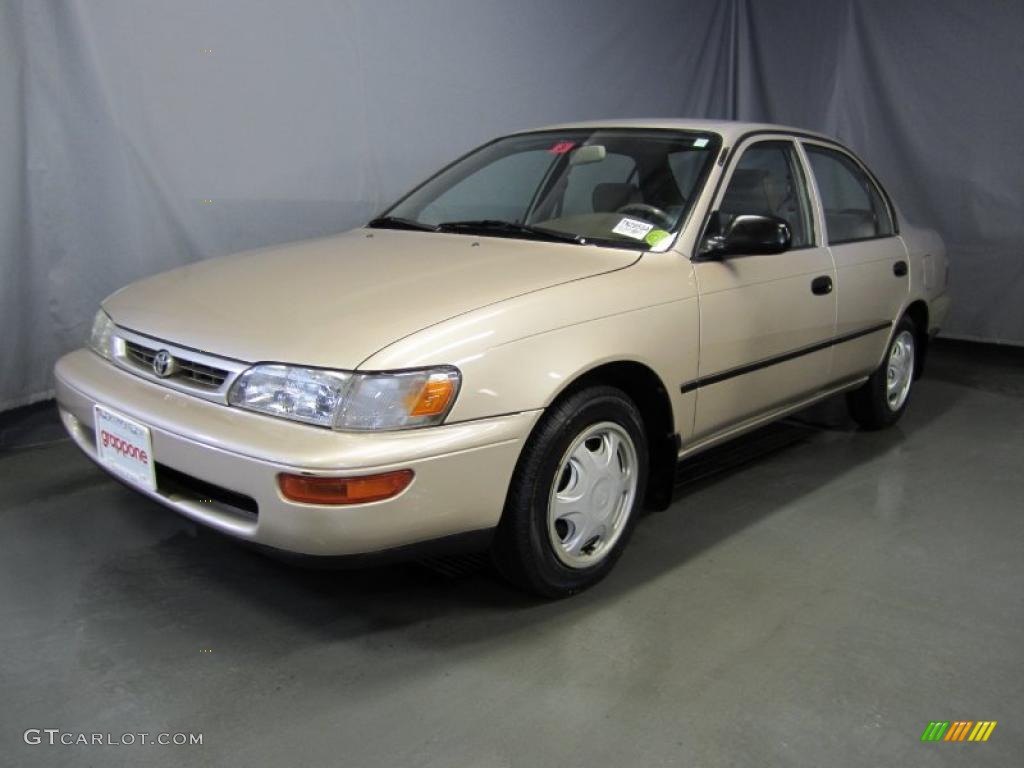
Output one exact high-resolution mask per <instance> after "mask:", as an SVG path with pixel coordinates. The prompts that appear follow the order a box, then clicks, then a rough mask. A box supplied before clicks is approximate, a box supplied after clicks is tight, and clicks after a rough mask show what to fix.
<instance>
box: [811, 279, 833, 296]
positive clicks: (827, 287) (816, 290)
mask: <svg viewBox="0 0 1024 768" xmlns="http://www.w3.org/2000/svg"><path fill="white" fill-rule="evenodd" d="M811 292H812V293H813V294H814V295H815V296H824V295H825V294H827V293H832V278H831V277H829V276H828V275H822V276H821V277H816V278H814V279H813V280H811Z"/></svg>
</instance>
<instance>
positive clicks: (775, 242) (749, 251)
mask: <svg viewBox="0 0 1024 768" xmlns="http://www.w3.org/2000/svg"><path fill="white" fill-rule="evenodd" d="M714 215H715V217H717V216H718V213H717V212H716V213H715V214H714ZM792 245H793V233H792V232H790V229H789V224H787V223H786V222H785V221H784V220H783V219H780V218H778V217H777V216H758V215H755V214H742V215H740V216H737V217H736V218H734V219H733V220H732V223H731V224H730V225H729V228H728V229H727V230H726V232H725V234H724V235H712V236H710V237H706V238H705V239H704V244H703V246H702V247H701V256H702V257H703V258H705V259H717V258H722V257H724V256H753V255H760V254H771V253H782V252H783V251H788V250H789V249H790V247H791V246H792Z"/></svg>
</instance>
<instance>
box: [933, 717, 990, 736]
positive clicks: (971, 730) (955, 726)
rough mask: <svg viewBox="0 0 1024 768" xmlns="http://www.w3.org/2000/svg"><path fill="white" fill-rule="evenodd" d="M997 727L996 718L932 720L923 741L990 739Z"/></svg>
mask: <svg viewBox="0 0 1024 768" xmlns="http://www.w3.org/2000/svg"><path fill="white" fill-rule="evenodd" d="M995 727H996V721H995V720H978V721H974V720H954V721H953V722H950V721H949V720H932V721H931V722H930V723H928V727H927V728H925V729H924V733H922V734H921V741H988V737H989V736H991V735H992V731H993V730H995Z"/></svg>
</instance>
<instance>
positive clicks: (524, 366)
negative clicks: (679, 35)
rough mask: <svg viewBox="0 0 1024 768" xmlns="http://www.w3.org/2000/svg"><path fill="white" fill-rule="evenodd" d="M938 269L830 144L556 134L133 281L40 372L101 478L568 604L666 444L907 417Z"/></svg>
mask: <svg viewBox="0 0 1024 768" xmlns="http://www.w3.org/2000/svg"><path fill="white" fill-rule="evenodd" d="M947 277H948V268H947V262H946V256H945V250H944V247H943V244H942V241H941V240H940V239H939V237H938V236H937V235H936V234H935V233H933V232H931V231H928V230H922V229H918V228H915V227H913V226H911V225H910V224H909V223H907V221H906V220H905V219H904V218H903V217H902V216H901V215H900V213H899V211H898V210H897V208H896V207H895V205H894V203H893V201H892V200H891V199H890V197H889V196H888V195H887V194H886V192H885V190H884V189H883V188H882V187H881V185H880V184H879V183H878V180H877V179H876V178H875V177H874V176H873V175H872V173H871V172H870V171H869V170H868V169H867V167H866V166H865V165H864V164H863V163H862V162H861V161H860V160H858V159H857V157H856V156H855V155H854V154H853V153H851V152H850V151H849V150H848V149H846V148H845V147H843V146H841V145H840V144H838V143H837V142H835V141H834V140H832V139H829V138H828V137H826V136H822V135H819V134H814V133H808V132H804V131H797V130H793V129H788V128H782V127H779V126H772V125H753V124H742V123H731V122H709V121H690V120H651V121H648V120H644V121H619V122H599V123H586V124H574V125H562V126H556V127H552V128H546V129H543V130H537V131H530V132H523V133H517V134H514V135H511V136H506V137H503V138H500V139H497V140H495V141H492V142H490V143H488V144H486V145H484V146H483V147H481V148H479V149H477V150H475V151H473V152H471V153H470V154H468V155H466V156H465V157H463V158H461V159H460V160H458V161H456V162H455V163H453V164H451V165H449V166H448V167H447V168H445V169H444V170H442V171H441V172H439V173H438V174H437V175H435V176H434V177H432V178H431V179H429V180H428V181H427V182H425V183H424V184H422V185H421V186H419V187H417V188H416V189H415V190H413V191H412V192H410V193H409V194H408V195H407V196H405V197H404V198H403V199H402V200H400V201H399V202H398V203H397V204H395V205H394V206H392V207H391V208H390V209H389V210H388V211H387V212H386V213H384V214H383V215H381V216H379V217H378V218H376V219H374V220H373V221H371V222H369V223H368V224H367V225H366V226H365V227H362V228H360V229H356V230H354V231H351V232H348V233H346V234H342V235H338V236H336V237H329V238H325V239H320V240H310V241H305V242H300V243H295V244H291V245H286V246H281V247H274V248H265V249H261V250H257V251H253V252H250V253H245V254H240V255H233V256H227V257H222V258H215V259H211V260H208V261H204V262H200V263H196V264H192V265H189V266H186V267H183V268H180V269H176V270H173V271H171V272H168V273H165V274H162V275H157V276H155V277H150V278H148V279H145V280H142V281H140V282H137V283H135V284H133V285H130V286H128V287H126V288H123V289H122V290H120V291H118V292H116V293H114V294H113V295H112V296H110V297H109V298H107V299H106V300H105V301H104V302H103V304H102V308H101V309H100V311H99V312H98V313H97V315H96V319H95V323H94V325H93V329H92V335H91V338H90V341H89V345H88V348H87V349H81V350H78V351H75V352H72V353H70V354H68V355H66V356H65V357H63V358H62V359H61V360H60V361H59V362H58V363H57V366H56V381H57V393H58V402H59V406H60V413H61V417H62V419H63V422H64V425H65V426H66V427H67V429H68V431H69V432H70V434H71V435H72V437H73V438H74V439H75V441H76V442H77V443H78V445H79V446H80V447H81V449H82V450H83V451H85V452H86V453H87V454H88V455H89V456H90V457H91V458H92V459H94V460H95V461H96V462H97V463H98V464H99V465H100V466H101V467H102V468H104V469H106V470H107V471H109V472H111V473H113V474H114V475H116V476H117V477H118V478H120V479H122V480H123V481H124V482H126V483H128V484H130V485H131V486H133V487H134V488H136V489H138V490H139V491H140V492H141V493H143V494H145V495H147V496H149V497H150V498H152V499H155V500H157V501H159V502H160V503H162V504H165V505H167V506H169V507H171V508H172V509H175V510H177V511H178V512H180V513H181V514H183V515H185V516H187V517H189V518H191V519H193V520H195V521H197V522H200V523H203V524H204V525H207V526H209V527H211V528H214V529H216V530H218V531H222V532H224V533H226V534H229V535H231V536H234V537H236V538H238V539H241V540H244V541H247V542H250V543H252V544H255V545H258V546H261V547H265V548H267V549H268V550H270V551H274V552H287V553H298V554H301V555H312V556H330V557H337V556H344V558H345V559H351V558H352V557H355V558H356V559H361V558H363V557H365V556H371V557H393V556H399V557H413V556H419V555H421V554H423V553H426V552H432V553H438V552H454V551H458V550H460V549H465V548H484V547H489V548H490V551H491V553H492V555H493V559H494V561H495V563H496V564H497V566H498V568H499V569H500V570H501V572H502V573H503V574H505V575H506V576H507V577H508V578H509V579H511V580H512V581H514V582H515V583H517V584H519V585H521V586H523V587H525V588H527V589H530V590H533V591H535V592H537V593H540V594H543V595H547V596H561V595H566V594H570V593H573V592H576V591H578V590H581V589H584V588H586V587H588V586H590V585H592V584H594V583H595V582H596V581H598V580H599V579H601V578H602V577H603V576H604V575H605V574H606V573H607V572H608V571H609V570H610V569H611V568H612V566H613V565H614V563H615V561H616V559H617V558H618V557H619V555H620V554H621V552H622V550H623V548H624V547H625V545H626V541H627V539H628V537H629V533H630V529H631V527H632V526H633V524H634V523H635V521H636V518H637V517H638V513H639V511H640V510H641V508H642V507H643V506H645V505H646V506H648V507H657V506H664V505H666V504H667V503H668V501H669V499H670V494H671V487H672V478H673V472H674V469H675V466H676V463H677V462H678V461H679V460H680V459H683V458H685V457H687V456H690V455H692V454H694V453H696V452H698V451H701V450H703V449H705V448H708V447H709V446H712V445H714V444H716V443H719V442H721V441H723V440H726V439H729V438H732V437H735V436H737V435H739V434H741V433H743V432H745V431H747V430H750V429H752V428H754V427H757V426H759V425H762V424H764V423H765V422H767V421H770V420H772V419H777V418H780V417H782V416H784V415H786V414H788V413H791V412H792V411H794V410H796V409H799V408H803V407H805V406H807V405H809V404H811V403H813V402H815V401H817V400H820V399H822V398H826V397H830V396H832V395H835V394H837V393H841V392H845V393H847V398H848V401H849V405H850V409H851V412H852V414H853V416H854V418H855V419H856V420H857V421H858V422H859V423H860V424H861V425H862V426H863V427H865V428H867V429H877V428H880V427H885V426H888V425H890V424H892V423H894V422H895V421H896V420H897V419H898V418H899V417H900V415H901V414H902V413H903V411H904V410H905V409H906V407H907V403H908V401H909V397H910V393H911V388H912V386H913V382H914V379H915V378H916V377H917V376H918V375H919V374H920V372H921V367H922V363H923V361H924V353H925V350H926V348H927V344H928V340H929V338H930V337H931V336H932V335H933V334H934V333H935V332H936V331H937V329H938V328H939V326H940V325H941V324H942V322H943V320H944V318H945V316H946V314H947V311H948V307H949V299H948V297H947Z"/></svg>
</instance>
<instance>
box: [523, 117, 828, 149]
mask: <svg viewBox="0 0 1024 768" xmlns="http://www.w3.org/2000/svg"><path fill="white" fill-rule="evenodd" d="M580 128H660V129H663V130H664V129H668V130H677V131H682V130H690V131H707V132H713V133H717V134H720V135H721V136H722V139H723V140H725V141H726V142H727V143H732V142H735V141H736V140H737V139H738V138H740V137H741V136H743V135H744V134H747V133H765V132H770V133H796V134H802V135H805V136H815V137H818V138H821V139H825V140H826V141H831V142H835V141H836V139H834V138H832V137H831V136H828V135H826V134H824V133H818V132H817V131H808V130H807V129H805V128H794V127H792V126H786V125H775V124H773V123H749V122H743V121H740V120H701V119H696V118H693V119H691V118H668V117H652V118H640V117H637V118H629V119H612V120H586V121H581V122H575V123H557V124H555V125H547V126H544V127H542V128H532V129H529V130H524V131H516V133H532V132H534V131H555V130H570V129H580Z"/></svg>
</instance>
